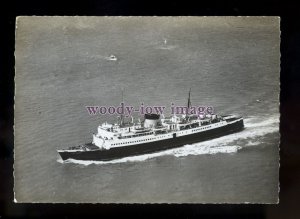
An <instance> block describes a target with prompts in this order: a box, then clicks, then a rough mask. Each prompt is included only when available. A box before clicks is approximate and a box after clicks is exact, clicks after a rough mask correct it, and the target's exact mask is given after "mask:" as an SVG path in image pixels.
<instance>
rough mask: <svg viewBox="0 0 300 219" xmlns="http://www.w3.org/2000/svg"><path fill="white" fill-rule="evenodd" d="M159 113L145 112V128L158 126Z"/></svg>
mask: <svg viewBox="0 0 300 219" xmlns="http://www.w3.org/2000/svg"><path fill="white" fill-rule="evenodd" d="M159 120H160V119H159V115H158V114H145V121H144V127H145V128H153V127H156V126H157V124H158V122H159Z"/></svg>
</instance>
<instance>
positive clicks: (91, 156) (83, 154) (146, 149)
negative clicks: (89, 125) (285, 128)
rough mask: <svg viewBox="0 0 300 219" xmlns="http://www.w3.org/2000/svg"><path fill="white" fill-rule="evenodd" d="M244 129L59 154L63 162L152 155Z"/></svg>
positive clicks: (237, 124)
mask: <svg viewBox="0 0 300 219" xmlns="http://www.w3.org/2000/svg"><path fill="white" fill-rule="evenodd" d="M243 128H244V123H243V120H239V121H237V122H235V123H232V124H229V125H227V126H224V127H220V128H216V129H213V130H208V131H205V132H200V133H195V134H190V135H187V136H180V137H173V138H171V139H166V140H162V141H157V142H149V143H143V144H139V145H132V146H125V147H117V148H111V149H109V150H92V151H78V152H67V151H66V152H59V154H60V156H61V158H62V159H63V160H67V159H76V160H90V161H108V160H114V159H119V158H124V157H129V156H135V155H141V154H148V153H154V152H157V151H163V150H167V149H171V148H176V147H180V146H183V145H186V144H192V143H197V142H201V141H205V140H209V139H213V138H216V137H220V136H224V135H228V134H231V133H235V132H238V131H241V130H242V129H243Z"/></svg>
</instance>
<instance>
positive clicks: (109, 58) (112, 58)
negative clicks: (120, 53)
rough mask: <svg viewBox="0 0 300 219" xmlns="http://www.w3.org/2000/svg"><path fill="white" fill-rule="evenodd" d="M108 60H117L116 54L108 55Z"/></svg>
mask: <svg viewBox="0 0 300 219" xmlns="http://www.w3.org/2000/svg"><path fill="white" fill-rule="evenodd" d="M107 60H110V61H117V60H118V59H117V57H116V56H115V55H110V56H109V57H107Z"/></svg>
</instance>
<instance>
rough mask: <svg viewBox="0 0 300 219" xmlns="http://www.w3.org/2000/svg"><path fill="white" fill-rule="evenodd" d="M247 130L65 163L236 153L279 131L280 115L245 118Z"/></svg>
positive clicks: (118, 161) (131, 160)
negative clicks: (142, 151) (145, 151)
mask: <svg viewBox="0 0 300 219" xmlns="http://www.w3.org/2000/svg"><path fill="white" fill-rule="evenodd" d="M244 121H245V130H243V131H241V132H238V133H234V134H231V135H227V136H223V137H219V138H216V139H212V140H209V141H204V142H199V143H195V144H188V145H185V146H183V147H180V148H175V149H169V150H166V151H162V152H157V153H152V154H145V155H138V156H132V157H125V158H122V159H116V160H112V161H82V160H74V159H68V160H66V161H65V162H64V163H76V164H82V165H91V164H115V163H125V162H141V161H145V160H148V159H152V158H156V157H161V156H175V157H184V156H189V155H204V154H217V153H236V152H237V151H238V150H240V149H241V148H242V147H249V146H254V145H259V144H261V142H260V141H259V137H261V136H264V135H266V134H269V133H274V132H278V130H279V119H278V117H276V116H274V117H269V118H267V119H265V120H262V119H261V118H257V117H252V118H248V119H245V120H244ZM239 140H244V141H245V142H244V143H243V145H237V142H236V141H239Z"/></svg>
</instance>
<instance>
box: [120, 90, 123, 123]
mask: <svg viewBox="0 0 300 219" xmlns="http://www.w3.org/2000/svg"><path fill="white" fill-rule="evenodd" d="M121 104H122V114H121V119H120V126H123V124H124V115H123V114H124V89H123V88H122V102H121Z"/></svg>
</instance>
